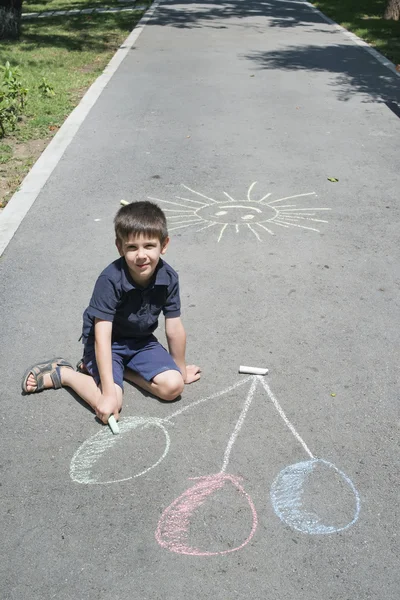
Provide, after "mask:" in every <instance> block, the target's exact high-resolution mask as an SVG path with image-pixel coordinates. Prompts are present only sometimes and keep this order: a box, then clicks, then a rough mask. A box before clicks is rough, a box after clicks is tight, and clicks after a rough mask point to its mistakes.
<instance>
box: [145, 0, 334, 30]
mask: <svg viewBox="0 0 400 600" xmlns="http://www.w3.org/2000/svg"><path fill="white" fill-rule="evenodd" d="M189 7H190V10H188V8H189ZM248 17H267V18H268V19H269V23H268V25H269V26H270V27H299V26H302V25H303V26H306V25H311V24H313V23H323V22H324V21H323V19H322V18H321V17H320V16H319V15H318V13H316V12H314V11H313V10H312V9H310V8H309V7H308V6H307V5H304V4H301V3H299V2H296V1H292V0H280V1H279V2H269V1H268V0H247V1H246V2H243V1H236V2H234V1H232V2H222V3H218V4H217V3H216V1H213V0H209V1H208V0H202V1H201V2H196V0H192V1H191V0H189V1H188V0H172V1H170V2H168V3H165V4H161V5H160V6H158V8H157V11H156V13H155V15H154V16H153V17H152V19H151V21H150V22H149V24H150V25H160V26H167V25H168V26H170V27H178V28H182V29H191V28H200V27H217V28H226V25H218V24H217V22H218V20H222V21H226V20H227V19H245V18H248ZM249 27H254V24H251V23H250V24H249ZM262 28H263V29H264V30H265V26H263V27H262Z"/></svg>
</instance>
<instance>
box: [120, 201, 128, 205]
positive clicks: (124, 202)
mask: <svg viewBox="0 0 400 600" xmlns="http://www.w3.org/2000/svg"><path fill="white" fill-rule="evenodd" d="M120 204H122V206H128V204H129V202H128V201H127V200H121V202H120Z"/></svg>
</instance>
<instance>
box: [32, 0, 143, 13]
mask: <svg viewBox="0 0 400 600" xmlns="http://www.w3.org/2000/svg"><path fill="white" fill-rule="evenodd" d="M132 4H135V0H131V1H130V2H127V3H122V2H118V0H42V2H40V1H39V0H24V3H23V5H22V12H23V13H31V12H42V11H46V10H47V11H48V10H73V9H81V8H107V7H110V8H112V7H119V8H124V7H126V6H130V5H132ZM138 4H140V5H142V4H147V2H143V3H142V2H138Z"/></svg>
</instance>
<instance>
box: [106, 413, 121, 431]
mask: <svg viewBox="0 0 400 600" xmlns="http://www.w3.org/2000/svg"><path fill="white" fill-rule="evenodd" d="M108 424H109V426H110V429H111V431H112V432H113V434H114V435H117V433H119V427H118V423H117V421H116V420H115V417H114V415H110V416H109V417H108Z"/></svg>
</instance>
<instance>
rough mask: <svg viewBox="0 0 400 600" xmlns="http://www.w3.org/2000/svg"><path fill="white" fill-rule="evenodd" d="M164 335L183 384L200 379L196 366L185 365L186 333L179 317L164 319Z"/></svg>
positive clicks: (198, 369)
mask: <svg viewBox="0 0 400 600" xmlns="http://www.w3.org/2000/svg"><path fill="white" fill-rule="evenodd" d="M165 335H166V336H167V342H168V350H169V353H170V355H171V356H172V358H173V359H174V361H175V362H176V365H177V367H178V368H179V369H180V371H181V373H182V377H183V381H184V382H185V383H192V382H193V381H197V380H198V379H200V368H199V367H197V366H196V365H187V366H186V363H185V351H186V332H185V328H184V327H183V323H182V321H181V319H180V317H172V318H166V319H165Z"/></svg>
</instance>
